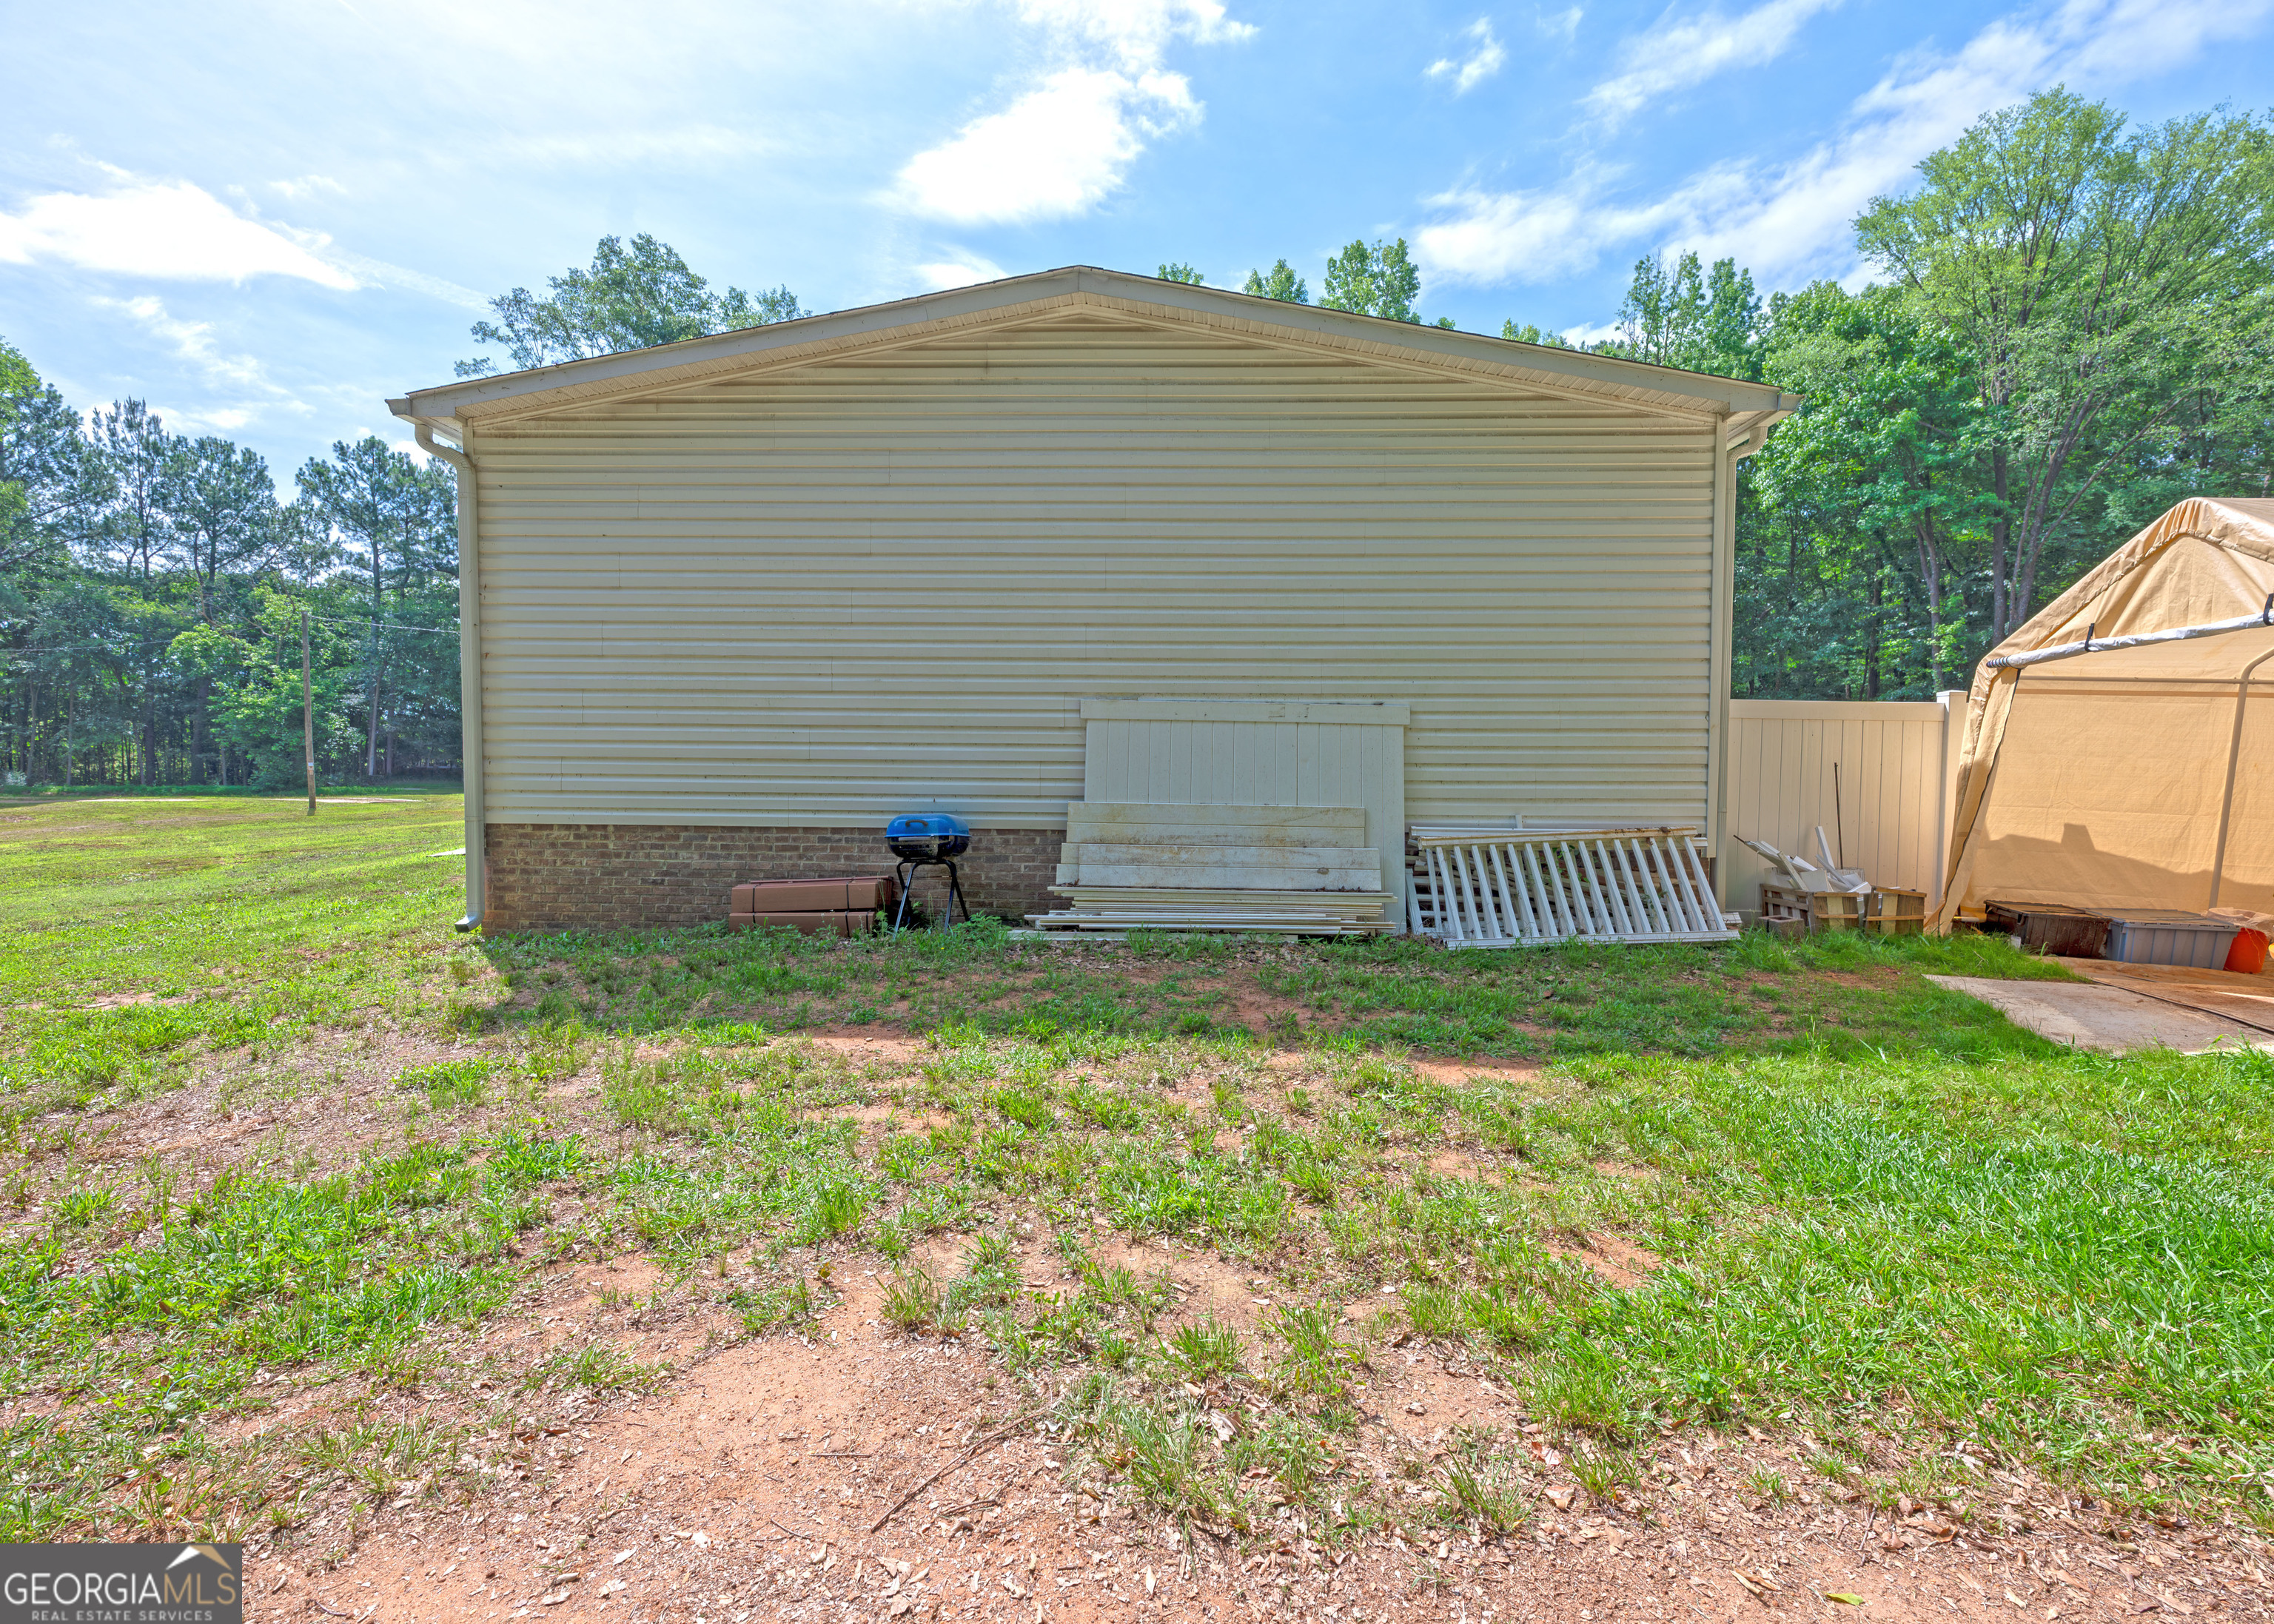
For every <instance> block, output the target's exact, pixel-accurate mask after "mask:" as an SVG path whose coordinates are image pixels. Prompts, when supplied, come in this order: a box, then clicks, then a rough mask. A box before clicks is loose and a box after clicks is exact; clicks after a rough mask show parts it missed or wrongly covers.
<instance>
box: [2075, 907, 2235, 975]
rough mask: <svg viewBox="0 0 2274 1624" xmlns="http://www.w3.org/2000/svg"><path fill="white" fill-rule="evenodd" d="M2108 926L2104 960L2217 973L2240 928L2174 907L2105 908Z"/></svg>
mask: <svg viewBox="0 0 2274 1624" xmlns="http://www.w3.org/2000/svg"><path fill="white" fill-rule="evenodd" d="M2100 911H2101V912H2102V913H2104V914H2107V915H2108V917H2109V919H2110V920H2111V921H2113V922H2112V924H2110V926H2109V927H2108V945H2107V946H2105V947H2104V948H2102V949H2101V950H2100V951H2101V953H2102V955H2103V956H2104V957H2105V958H2109V959H2117V960H2119V961H2120V962H2121V963H2124V964H2146V965H2183V966H2187V968H2189V969H2192V970H2217V969H2219V968H2221V967H2222V966H2225V963H2226V950H2227V949H2228V948H2230V947H2232V946H2233V945H2234V933H2235V931H2236V929H2238V927H2236V926H2234V925H2233V924H2230V923H2228V922H2227V921H2225V920H2220V919H2212V918H2210V916H2208V915H2207V914H2182V913H2180V912H2179V911H2178V910H2176V909H2173V908H2103V909H2101V910H2100Z"/></svg>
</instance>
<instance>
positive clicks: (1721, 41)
mask: <svg viewBox="0 0 2274 1624" xmlns="http://www.w3.org/2000/svg"><path fill="white" fill-rule="evenodd" d="M1838 4H1840V0H1768V4H1766V5H1761V6H1758V7H1756V8H1754V9H1753V10H1752V11H1747V12H1745V13H1744V14H1743V16H1740V17H1725V16H1723V15H1722V14H1721V12H1720V11H1706V12H1704V13H1702V14H1701V15H1698V16H1696V17H1690V18H1683V19H1676V18H1675V16H1674V15H1673V13H1672V12H1670V11H1669V12H1668V14H1667V15H1666V16H1665V17H1662V18H1660V19H1659V21H1658V22H1657V23H1655V24H1654V25H1653V26H1651V27H1650V28H1648V29H1646V30H1645V31H1644V32H1643V33H1641V34H1637V35H1635V36H1634V37H1633V38H1631V39H1630V40H1628V41H1626V42H1625V44H1624V45H1623V47H1622V48H1621V49H1620V53H1619V56H1620V61H1621V63H1622V64H1623V67H1624V71H1623V72H1622V73H1620V74H1619V75H1618V77H1617V78H1615V79H1606V80H1604V81H1603V82H1602V83H1601V84H1600V85H1598V86H1595V87H1594V88H1593V90H1591V91H1589V92H1588V93H1587V94H1586V96H1585V106H1586V107H1587V109H1588V110H1589V111H1591V112H1593V114H1594V115H1595V116H1596V117H1599V118H1601V119H1604V120H1606V121H1608V122H1611V123H1615V122H1617V121H1618V120H1620V119H1623V118H1624V117H1627V116H1628V115H1629V114H1630V113H1634V112H1636V111H1638V110H1639V109H1641V108H1643V107H1644V106H1645V105H1646V104H1647V103H1649V102H1653V101H1655V100H1657V99H1658V98H1660V97H1661V96H1665V95H1667V94H1670V93H1672V92H1674V91H1676V90H1681V89H1683V88H1685V87H1687V86H1691V85H1698V84H1703V83H1704V82H1705V81H1706V80H1707V79H1712V78H1713V76H1714V75H1716V74H1718V73H1722V72H1726V71H1728V70H1729V69H1732V68H1750V67H1758V66H1759V65H1760V64H1762V63H1765V62H1773V61H1774V60H1775V59H1776V58H1777V57H1779V56H1782V55H1783V54H1784V51H1785V49H1786V48H1787V47H1788V46H1789V45H1790V44H1791V43H1792V41H1793V36H1794V35H1795V34H1798V33H1799V32H1800V26H1801V25H1802V24H1803V23H1804V22H1806V21H1807V20H1808V19H1810V18H1811V17H1813V16H1815V15H1816V14H1817V13H1818V11H1826V10H1829V9H1830V8H1832V7H1834V6H1836V5H1838Z"/></svg>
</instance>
